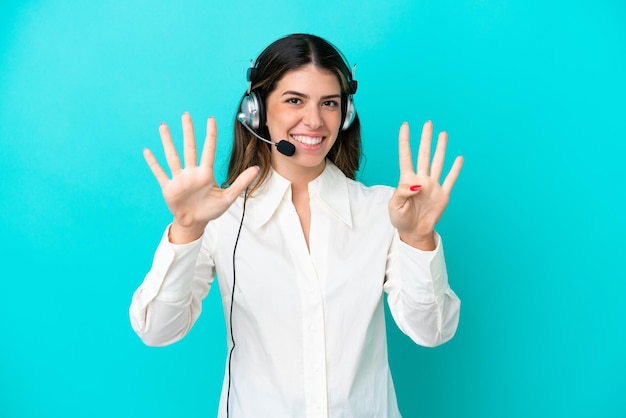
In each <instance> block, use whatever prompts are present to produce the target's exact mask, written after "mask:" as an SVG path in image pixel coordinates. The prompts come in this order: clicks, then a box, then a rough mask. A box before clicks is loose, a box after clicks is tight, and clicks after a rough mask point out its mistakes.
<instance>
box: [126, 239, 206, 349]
mask: <svg viewBox="0 0 626 418" xmlns="http://www.w3.org/2000/svg"><path fill="white" fill-rule="evenodd" d="M170 229H171V227H170V228H168V229H167V230H166V232H165V234H164V235H163V238H162V239H161V242H160V243H159V246H158V247H157V250H156V252H155V255H154V259H153V262H152V267H151V269H150V271H149V272H148V274H147V275H146V277H145V279H144V281H143V283H142V284H141V285H140V286H139V288H138V289H137V290H136V291H135V293H134V294H133V298H132V302H131V305H130V309H129V314H130V322H131V326H132V328H133V330H134V331H135V332H136V333H137V335H138V336H139V337H140V338H141V340H142V341H143V342H144V343H145V344H146V345H149V346H164V345H169V344H172V343H174V342H176V341H178V340H180V339H182V338H183V337H184V336H185V335H186V334H187V333H188V332H189V330H190V329H191V327H192V326H193V324H194V323H195V321H196V320H197V319H198V316H199V315H200V312H201V311H202V300H203V299H204V298H205V297H206V296H207V294H208V293H209V290H210V288H211V284H212V282H213V278H214V269H213V264H212V261H211V259H210V258H209V257H206V255H205V254H202V255H200V253H201V252H203V251H202V248H201V247H202V246H203V245H205V244H204V243H203V240H201V239H199V240H196V241H193V242H191V243H189V244H184V245H176V244H172V243H170V242H169V239H168V235H169V231H170ZM203 253H204V252H203ZM199 255H200V256H199ZM198 260H202V261H200V262H199V261H198Z"/></svg>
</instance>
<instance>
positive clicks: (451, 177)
mask: <svg viewBox="0 0 626 418" xmlns="http://www.w3.org/2000/svg"><path fill="white" fill-rule="evenodd" d="M461 167H463V157H461V156H459V157H456V159H455V160H454V164H452V168H451V169H450V172H449V173H448V175H447V176H446V179H445V180H444V181H443V184H442V185H441V187H442V189H443V190H444V191H445V192H446V193H447V194H450V192H451V191H452V187H453V186H454V183H455V182H456V179H457V178H458V177H459V173H461Z"/></svg>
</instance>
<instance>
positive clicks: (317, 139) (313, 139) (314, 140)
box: [291, 135, 324, 146]
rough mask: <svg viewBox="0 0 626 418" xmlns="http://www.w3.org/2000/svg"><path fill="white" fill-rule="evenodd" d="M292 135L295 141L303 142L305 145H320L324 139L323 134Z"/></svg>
mask: <svg viewBox="0 0 626 418" xmlns="http://www.w3.org/2000/svg"><path fill="white" fill-rule="evenodd" d="M291 137H292V138H293V139H294V140H295V141H297V142H300V143H301V144H304V145H309V146H313V145H318V144H319V143H321V142H322V141H323V140H324V137H323V136H304V135H291Z"/></svg>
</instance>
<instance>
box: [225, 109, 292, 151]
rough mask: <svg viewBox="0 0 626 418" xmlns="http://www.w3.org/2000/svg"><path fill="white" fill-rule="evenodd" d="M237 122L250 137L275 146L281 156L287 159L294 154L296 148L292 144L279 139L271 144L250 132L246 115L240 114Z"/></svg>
mask: <svg viewBox="0 0 626 418" xmlns="http://www.w3.org/2000/svg"><path fill="white" fill-rule="evenodd" d="M237 120H238V121H239V122H240V123H241V124H242V125H243V126H244V128H246V129H247V130H248V131H249V132H250V133H251V134H252V135H254V136H256V137H257V138H259V139H260V140H261V141H263V142H267V143H268V144H270V145H275V146H276V149H277V150H278V152H280V153H281V154H283V155H286V156H287V157H291V156H292V155H293V154H295V153H296V146H295V145H294V144H292V143H291V142H289V141H285V140H284V139H281V140H280V141H278V142H273V141H270V140H269V139H265V138H263V137H261V136H259V135H258V134H257V133H256V132H254V131H253V130H252V128H250V127H249V126H248V124H247V123H246V115H245V114H244V113H240V114H238V115H237Z"/></svg>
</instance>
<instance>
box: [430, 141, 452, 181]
mask: <svg viewBox="0 0 626 418" xmlns="http://www.w3.org/2000/svg"><path fill="white" fill-rule="evenodd" d="M447 145H448V134H447V133H445V132H441V133H440V134H439V136H438V137H437V147H436V148H435V155H434V156H433V162H432V165H431V167H430V177H431V178H432V179H433V180H435V181H436V182H437V183H439V179H440V178H441V172H442V171H443V161H444V159H445V156H446V146H447Z"/></svg>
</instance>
